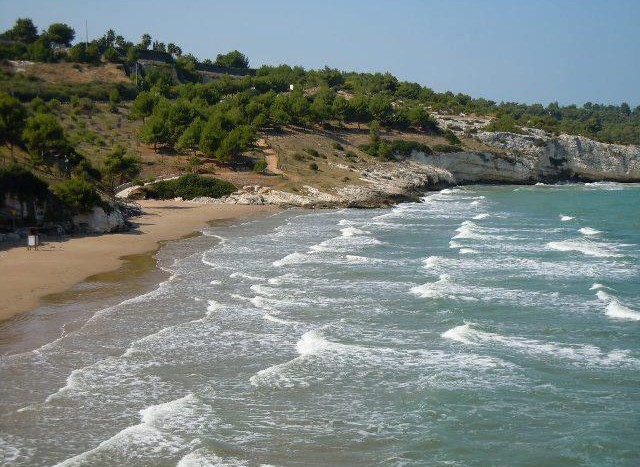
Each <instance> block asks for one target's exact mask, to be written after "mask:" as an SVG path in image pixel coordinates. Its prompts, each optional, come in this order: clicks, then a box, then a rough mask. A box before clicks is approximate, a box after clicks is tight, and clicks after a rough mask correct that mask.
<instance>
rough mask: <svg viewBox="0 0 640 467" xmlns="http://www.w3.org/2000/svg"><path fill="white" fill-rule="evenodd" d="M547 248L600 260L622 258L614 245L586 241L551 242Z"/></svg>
mask: <svg viewBox="0 0 640 467" xmlns="http://www.w3.org/2000/svg"><path fill="white" fill-rule="evenodd" d="M547 247H549V248H551V249H553V250H558V251H577V252H580V253H582V254H585V255H587V256H595V257H598V258H610V257H619V256H622V255H620V254H619V253H617V252H616V251H615V248H614V247H613V245H609V244H605V243H601V242H600V243H596V242H593V241H589V240H586V239H575V240H563V241H559V242H549V243H547Z"/></svg>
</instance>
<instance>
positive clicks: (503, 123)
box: [485, 115, 522, 134]
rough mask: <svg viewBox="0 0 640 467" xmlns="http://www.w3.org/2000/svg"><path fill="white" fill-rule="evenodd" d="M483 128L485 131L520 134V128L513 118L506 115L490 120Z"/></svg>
mask: <svg viewBox="0 0 640 467" xmlns="http://www.w3.org/2000/svg"><path fill="white" fill-rule="evenodd" d="M485 129H486V130H487V131H504V132H507V133H517V134H522V130H521V129H520V128H518V127H517V126H516V124H515V121H514V120H513V118H511V117H510V116H508V115H503V116H501V117H500V118H497V119H494V120H491V122H490V123H489V124H488V125H487V126H486V128H485Z"/></svg>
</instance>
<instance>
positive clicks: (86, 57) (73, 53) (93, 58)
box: [67, 42, 100, 63]
mask: <svg viewBox="0 0 640 467" xmlns="http://www.w3.org/2000/svg"><path fill="white" fill-rule="evenodd" d="M67 59H68V60H69V61H71V62H77V63H96V62H98V61H100V48H99V47H98V44H96V43H95V42H92V43H91V44H89V46H88V47H87V46H86V45H85V44H84V43H83V42H82V43H80V44H76V45H74V46H73V47H71V48H70V49H69V53H68V54H67Z"/></svg>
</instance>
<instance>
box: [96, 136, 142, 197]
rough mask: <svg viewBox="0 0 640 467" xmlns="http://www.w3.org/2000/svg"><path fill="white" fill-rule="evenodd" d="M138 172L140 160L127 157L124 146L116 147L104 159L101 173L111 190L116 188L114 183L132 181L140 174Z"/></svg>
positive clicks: (134, 157)
mask: <svg viewBox="0 0 640 467" xmlns="http://www.w3.org/2000/svg"><path fill="white" fill-rule="evenodd" d="M140 171H141V164H140V158H139V157H137V156H130V155H128V154H127V150H126V149H125V147H124V146H116V147H115V148H113V150H112V151H111V152H110V153H109V154H107V156H106V157H105V158H104V169H103V171H102V172H103V173H104V175H105V177H106V179H107V181H108V183H109V186H110V187H111V189H112V190H113V188H114V187H115V186H116V185H115V184H116V182H117V183H119V184H120V183H124V182H126V181H130V180H133V179H134V178H136V177H137V176H138V175H139V174H140Z"/></svg>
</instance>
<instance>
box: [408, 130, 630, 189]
mask: <svg viewBox="0 0 640 467" xmlns="http://www.w3.org/2000/svg"><path fill="white" fill-rule="evenodd" d="M474 137H475V138H476V139H478V140H479V141H481V142H482V143H484V144H486V145H488V146H493V147H495V148H497V149H499V151H496V152H488V151H487V152H466V151H463V152H454V153H444V154H429V155H426V154H424V153H421V152H414V153H413V154H412V156H411V158H412V159H413V160H415V161H418V162H421V163H423V164H428V165H433V166H435V167H440V168H442V169H445V170H447V171H449V172H450V173H451V174H453V176H454V177H455V181H456V183H459V184H463V183H478V182H484V183H535V182H545V181H559V180H582V181H604V180H607V181H616V182H633V181H640V147H639V146H631V145H630V146H625V145H621V144H606V143H600V142H597V141H594V140H592V139H589V138H585V137H583V136H573V135H560V136H557V137H551V136H549V135H546V134H544V132H541V131H538V132H535V133H534V134H515V133H505V132H480V133H477V134H476V135H475V136H474Z"/></svg>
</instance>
